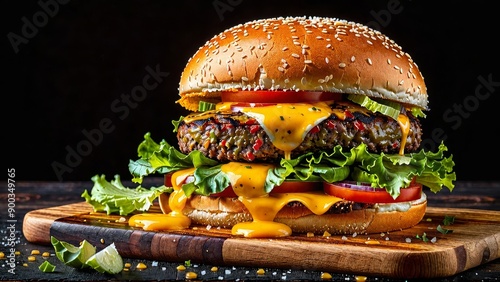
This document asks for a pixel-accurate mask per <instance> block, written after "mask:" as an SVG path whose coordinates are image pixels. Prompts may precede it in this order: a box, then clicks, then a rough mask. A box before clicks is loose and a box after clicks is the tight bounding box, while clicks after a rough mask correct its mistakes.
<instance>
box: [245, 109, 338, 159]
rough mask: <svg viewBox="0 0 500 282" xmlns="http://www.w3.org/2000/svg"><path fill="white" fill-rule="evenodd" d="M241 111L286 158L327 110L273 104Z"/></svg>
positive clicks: (325, 114) (327, 113) (326, 115)
mask: <svg viewBox="0 0 500 282" xmlns="http://www.w3.org/2000/svg"><path fill="white" fill-rule="evenodd" d="M241 111H242V112H243V113H245V114H247V115H248V116H250V117H253V118H254V119H256V120H257V121H258V122H259V124H260V125H261V126H262V128H263V129H264V131H265V132H266V133H267V135H268V136H269V138H270V139H271V142H272V143H273V145H274V146H275V147H276V148H278V149H280V150H283V152H285V156H288V159H289V156H290V152H291V151H292V150H293V149H295V148H297V147H298V146H299V145H300V143H302V141H303V140H304V137H305V136H306V135H307V133H308V132H309V130H311V129H312V128H313V127H315V126H316V125H318V124H319V123H321V122H322V121H323V120H325V119H326V118H328V117H329V116H330V114H331V108H330V106H328V104H326V103H324V102H321V103H315V104H277V105H273V106H265V107H243V108H241Z"/></svg>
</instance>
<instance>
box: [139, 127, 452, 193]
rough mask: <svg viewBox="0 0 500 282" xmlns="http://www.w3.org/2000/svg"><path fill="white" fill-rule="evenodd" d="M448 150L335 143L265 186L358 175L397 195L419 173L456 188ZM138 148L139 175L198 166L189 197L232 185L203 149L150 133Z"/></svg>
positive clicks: (436, 185) (433, 183)
mask: <svg viewBox="0 0 500 282" xmlns="http://www.w3.org/2000/svg"><path fill="white" fill-rule="evenodd" d="M447 150H448V149H447V147H446V146H445V145H444V144H441V145H440V146H439V150H438V152H435V153H433V152H425V151H424V150H421V151H419V152H418V153H411V154H406V155H403V156H401V155H399V154H384V153H381V154H374V153H370V152H368V149H367V146H366V145H365V144H361V145H359V146H357V147H355V148H352V149H350V150H345V149H343V148H342V147H341V146H335V147H334V148H333V149H332V150H330V151H323V152H320V153H316V154H314V153H306V154H303V155H300V156H298V157H296V158H294V159H291V160H285V159H282V160H281V162H280V164H279V166H277V167H275V168H274V169H271V170H269V171H268V175H267V178H266V183H265V190H266V192H270V191H271V190H272V189H273V188H274V187H275V186H277V185H280V184H281V183H282V182H283V181H285V179H294V180H300V181H326V182H330V183H332V182H337V181H343V180H354V181H358V182H367V183H371V185H372V187H383V188H385V189H386V190H387V192H388V193H389V194H390V195H391V196H392V197H394V198H396V197H397V196H399V194H400V189H401V188H405V187H408V186H409V185H410V183H411V181H412V180H413V179H414V178H415V179H416V181H417V182H418V183H421V184H423V185H424V186H427V187H429V188H430V190H431V191H432V192H434V193H437V192H439V191H440V190H441V189H442V188H443V187H447V188H448V189H449V190H450V191H451V190H453V188H454V183H453V182H454V181H455V180H456V176H455V173H454V172H453V167H454V165H455V163H454V162H453V160H452V156H450V157H445V156H444V152H446V151H447ZM138 151H139V156H141V159H139V160H137V161H134V162H132V161H131V164H130V165H129V168H130V171H131V173H132V175H133V176H134V179H136V180H141V179H142V178H143V177H144V176H146V175H148V174H151V173H153V172H159V173H166V172H173V171H176V170H180V169H186V168H192V167H195V168H196V169H195V172H194V178H195V180H194V181H193V182H191V183H188V184H185V185H183V187H182V189H183V190H184V192H185V193H186V195H188V196H189V195H191V194H192V193H197V194H201V195H209V194H212V193H218V192H221V191H222V190H223V187H227V186H228V185H229V184H230V183H229V178H228V177H227V176H226V175H225V174H224V173H223V172H222V171H221V165H222V164H220V163H218V162H216V161H214V160H211V159H208V158H207V157H205V156H204V155H202V154H201V153H200V152H198V151H193V152H191V153H190V154H188V155H185V154H183V153H181V152H179V151H178V150H176V149H174V148H173V147H172V146H170V145H168V144H167V143H166V142H165V141H161V142H160V143H159V144H158V143H156V142H154V141H153V140H152V139H151V136H150V135H149V134H146V135H145V140H144V142H142V143H141V144H140V146H139V149H138Z"/></svg>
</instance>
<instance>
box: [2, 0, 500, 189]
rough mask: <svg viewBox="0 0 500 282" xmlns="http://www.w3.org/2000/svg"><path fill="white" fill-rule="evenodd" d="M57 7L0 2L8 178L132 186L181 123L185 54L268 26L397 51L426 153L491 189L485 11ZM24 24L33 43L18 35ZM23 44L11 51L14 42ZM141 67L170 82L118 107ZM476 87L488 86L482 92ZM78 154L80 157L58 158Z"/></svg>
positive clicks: (223, 3)
mask: <svg viewBox="0 0 500 282" xmlns="http://www.w3.org/2000/svg"><path fill="white" fill-rule="evenodd" d="M60 2H61V3H59V2H57V1H56V0H41V1H40V2H38V1H3V2H2V3H3V5H2V8H1V13H2V14H1V19H2V25H1V28H2V35H3V37H2V52H1V54H2V64H1V65H2V68H3V72H2V73H3V74H2V80H3V83H2V86H3V87H2V94H3V95H2V98H3V102H2V104H3V105H4V107H3V109H4V112H3V115H4V118H3V122H4V126H3V130H2V139H3V141H4V142H3V146H2V148H3V150H2V151H3V154H2V155H3V156H2V160H4V162H5V165H6V167H7V168H15V169H16V173H17V175H16V178H17V179H18V180H59V181H64V180H83V181H87V180H89V179H90V178H91V177H92V176H93V175H95V174H106V175H107V176H108V178H110V177H111V176H112V175H114V174H120V175H122V179H124V180H125V179H129V178H130V174H129V173H128V168H127V165H128V162H129V160H130V159H134V160H135V159H136V158H137V153H136V149H137V145H138V144H139V143H140V142H141V141H142V140H143V136H144V134H145V133H146V132H151V134H152V137H153V138H154V139H155V140H157V141H159V140H160V139H165V140H167V141H168V142H169V143H171V144H176V141H175V136H174V134H173V133H172V129H173V126H172V124H171V120H173V119H177V118H178V116H179V115H185V114H186V112H185V111H184V110H183V109H182V108H181V107H180V106H178V105H177V104H175V103H174V101H175V100H177V99H178V83H179V78H180V74H181V72H182V70H183V68H184V66H185V64H186V62H187V60H188V59H189V58H190V57H191V56H192V55H193V54H194V53H195V52H196V50H197V49H198V48H199V47H200V46H201V45H203V44H204V43H205V42H206V41H207V40H209V39H210V38H211V37H212V36H214V35H215V34H218V33H219V32H221V31H223V30H225V29H227V28H229V27H232V26H234V25H236V24H239V23H244V22H246V21H249V20H254V19H259V18H266V17H277V16H326V17H335V18H342V19H346V20H350V21H356V22H359V23H363V24H367V25H369V26H371V27H374V28H377V29H379V30H380V31H382V32H383V33H385V34H386V35H388V36H389V37H390V38H392V39H394V40H395V41H396V42H397V43H398V44H399V45H401V46H402V47H403V50H404V51H406V52H408V53H410V54H411V56H412V58H413V59H414V61H415V62H416V63H417V64H418V66H419V67H420V70H421V72H422V73H423V75H424V77H425V80H426V84H427V88H428V93H429V103H430V104H429V106H430V109H431V111H430V112H428V113H427V118H426V119H425V120H424V121H423V127H424V140H426V143H425V144H426V147H428V148H431V149H432V148H435V146H436V145H437V144H438V143H439V142H441V140H445V143H446V145H447V146H448V148H449V151H450V153H452V154H453V155H454V160H455V163H456V167H455V168H456V172H457V178H458V179H459V180H498V179H500V177H499V175H500V172H498V167H499V166H498V160H499V157H500V155H499V148H498V147H499V145H498V141H497V140H498V139H497V137H495V135H496V134H497V132H498V129H499V123H498V120H497V119H498V114H496V112H498V111H499V109H498V106H497V105H498V101H499V97H498V96H499V94H500V71H499V58H498V52H497V50H498V45H497V43H495V42H496V41H497V40H498V35H499V34H500V32H499V26H500V25H499V24H498V21H497V20H498V18H499V15H498V12H495V9H494V8H493V6H492V5H493V4H488V2H487V1H473V2H470V1H467V2H462V3H467V4H468V5H461V4H460V3H459V2H456V1H453V2H449V3H451V4H449V3H448V4H447V3H442V2H432V1H409V0H384V1H313V0H309V1H250V0H210V1H193V0H190V1H76V0H73V1H69V0H65V1H63V0H60ZM44 3H45V4H44ZM47 3H52V4H51V5H49V4H47ZM54 3H55V4H57V5H54ZM431 3H434V4H431ZM437 3H440V7H437V6H435V5H436V4H437ZM44 6H45V7H47V6H49V9H48V10H49V12H44ZM49 13H50V14H51V15H50V14H49ZM27 22H29V24H33V25H34V26H35V29H36V30H28V29H27V25H29V24H27ZM37 25H38V26H37ZM23 31H24V35H23ZM20 37H23V38H24V39H23V40H24V41H23V42H22V43H19V42H18V41H16V42H17V43H16V44H13V43H12V40H14V39H13V38H17V39H19V38H20ZM28 37H30V38H28ZM16 49H17V50H16ZM16 51H17V52H16ZM147 67H150V68H152V69H155V68H158V69H159V70H160V71H161V72H163V73H168V75H167V76H164V77H161V80H162V81H161V83H159V84H158V85H157V87H155V88H154V89H151V90H150V91H148V92H147V93H146V95H145V97H144V99H143V100H142V101H138V102H137V103H133V104H129V105H127V104H125V103H124V102H122V101H121V95H123V94H125V95H129V94H130V93H131V91H132V90H133V89H134V87H137V86H141V85H143V78H144V77H145V76H146V75H147V74H148V72H147V70H146V68H147ZM480 77H482V78H484V80H486V81H488V80H490V81H491V82H492V83H490V86H489V87H490V88H487V87H485V86H484V83H481V79H480ZM152 82H154V81H150V83H152ZM477 89H479V90H480V91H479V92H477ZM112 105H118V106H120V107H122V108H121V110H120V111H117V110H112ZM131 105H133V106H131ZM125 109H126V110H128V111H127V112H125ZM459 109H461V110H459ZM104 120H109V121H110V122H111V126H112V129H110V130H108V132H103V131H102V130H101V131H100V132H101V133H100V134H101V137H102V138H100V140H98V142H95V144H94V145H92V146H91V147H83V144H90V143H89V140H88V138H87V137H86V136H85V134H84V133H83V132H84V131H87V132H94V133H95V132H97V131H99V126H100V123H101V122H102V121H104ZM93 136H94V138H97V135H93ZM94 141H95V140H94ZM78 148H79V149H80V151H81V152H82V154H79V157H80V158H79V159H76V158H74V156H73V157H69V158H68V156H69V155H71V154H70V151H71V150H77V149H78ZM83 149H85V150H83ZM82 150H83V151H82ZM55 163H57V164H59V166H60V167H59V169H60V171H59V172H56V170H55V169H54V167H53V165H54V164H55ZM63 166H65V167H66V170H64V169H63V168H62V167H63ZM61 169H62V171H61ZM5 175H6V173H5ZM3 177H6V176H3Z"/></svg>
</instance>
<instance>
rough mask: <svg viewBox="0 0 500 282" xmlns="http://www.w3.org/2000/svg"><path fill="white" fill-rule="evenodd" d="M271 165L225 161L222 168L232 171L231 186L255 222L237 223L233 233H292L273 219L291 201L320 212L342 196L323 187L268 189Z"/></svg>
mask: <svg viewBox="0 0 500 282" xmlns="http://www.w3.org/2000/svg"><path fill="white" fill-rule="evenodd" d="M271 168H272V166H271V165H268V164H248V163H237V162H231V163H227V164H224V165H222V167H221V170H222V171H223V172H225V173H226V174H227V175H229V179H230V183H231V186H232V187H233V190H234V192H235V193H236V195H238V199H239V200H240V201H241V202H242V203H243V204H244V205H245V207H246V208H247V209H248V211H249V213H250V214H251V215H252V218H253V222H243V223H238V224H236V225H235V226H234V227H233V228H232V230H231V232H232V234H233V235H243V236H245V237H282V236H289V235H290V234H291V233H292V231H291V229H290V227H289V226H287V225H284V224H282V223H278V222H274V221H273V220H274V218H275V217H276V214H278V212H279V211H280V210H281V209H282V208H283V207H284V206H285V205H287V204H288V203H291V202H301V203H302V204H303V205H304V206H306V207H307V208H309V209H310V210H311V211H312V212H313V213H315V214H318V215H321V214H324V213H325V212H326V211H328V210H329V209H330V207H331V206H332V205H333V204H335V203H336V202H338V201H341V199H340V198H337V197H333V196H329V195H326V194H325V193H323V191H318V192H307V193H279V194H278V193H276V194H272V195H270V194H268V193H266V192H265V188H264V183H265V181H266V177H267V172H268V170H269V169H271Z"/></svg>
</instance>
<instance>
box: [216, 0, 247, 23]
mask: <svg viewBox="0 0 500 282" xmlns="http://www.w3.org/2000/svg"><path fill="white" fill-rule="evenodd" d="M241 2H243V0H226V1H223V0H214V1H213V2H212V5H213V6H214V9H215V12H216V13H217V15H218V16H219V19H220V20H221V21H223V20H224V13H225V12H227V11H229V12H232V11H234V7H236V6H238V5H240V4H241Z"/></svg>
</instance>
